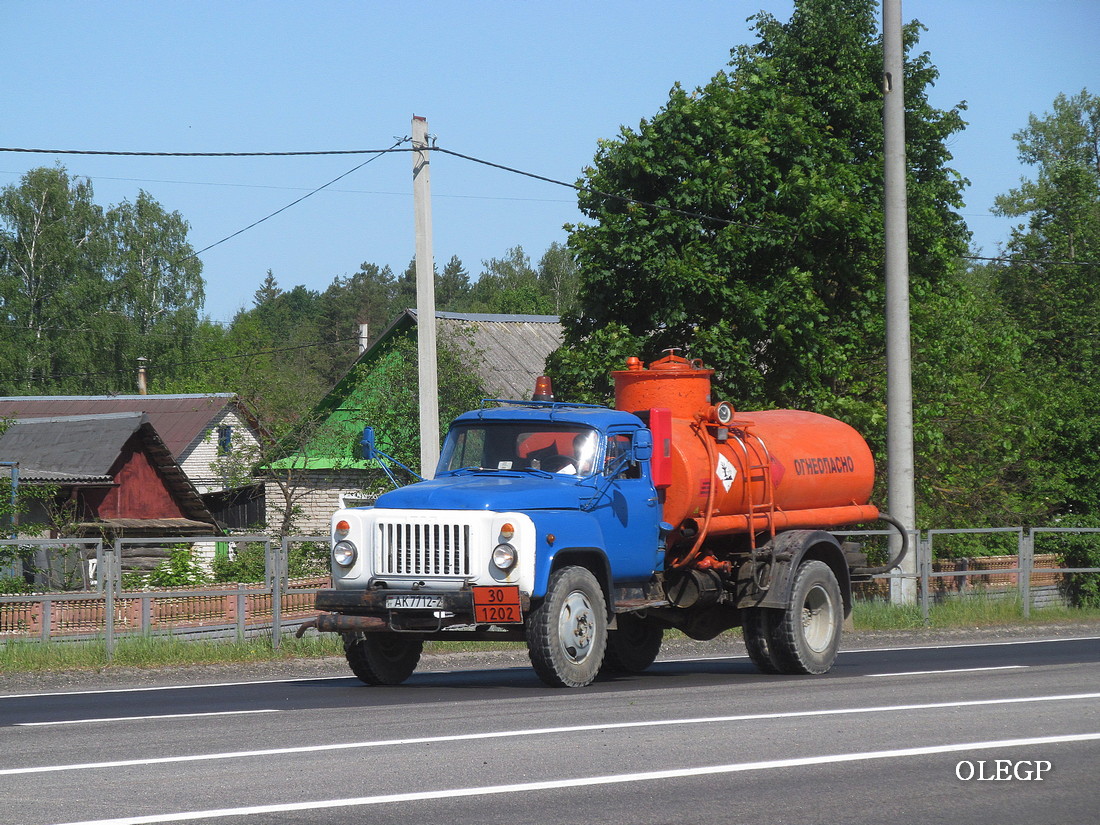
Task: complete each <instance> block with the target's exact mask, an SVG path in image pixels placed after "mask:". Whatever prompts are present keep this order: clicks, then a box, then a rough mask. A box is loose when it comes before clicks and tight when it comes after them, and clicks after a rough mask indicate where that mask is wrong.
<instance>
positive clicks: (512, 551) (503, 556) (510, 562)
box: [493, 544, 516, 570]
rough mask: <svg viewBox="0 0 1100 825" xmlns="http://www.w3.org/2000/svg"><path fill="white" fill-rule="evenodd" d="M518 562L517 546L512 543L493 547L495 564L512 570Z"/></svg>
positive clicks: (500, 567) (502, 568)
mask: <svg viewBox="0 0 1100 825" xmlns="http://www.w3.org/2000/svg"><path fill="white" fill-rule="evenodd" d="M515 564H516V548H514V547H513V546H512V545H510V544H498V545H497V546H496V547H495V548H494V549H493V566H495V567H498V568H499V569H501V570H510V569H511V568H513V567H515Z"/></svg>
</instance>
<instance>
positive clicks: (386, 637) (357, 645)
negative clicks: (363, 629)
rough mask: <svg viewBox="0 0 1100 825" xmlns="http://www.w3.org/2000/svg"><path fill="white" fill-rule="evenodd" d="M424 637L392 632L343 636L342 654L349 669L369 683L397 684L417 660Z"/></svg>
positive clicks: (408, 672)
mask: <svg viewBox="0 0 1100 825" xmlns="http://www.w3.org/2000/svg"><path fill="white" fill-rule="evenodd" d="M423 650H424V641H423V640H422V639H417V638H407V637H405V636H399V635H397V634H393V633H366V634H364V635H362V636H355V635H354V634H349V635H347V636H344V656H345V657H346V658H347V660H348V666H349V667H351V672H352V673H354V674H355V675H356V676H358V677H359V680H360V681H362V682H365V683H366V684H368V685H399V684H401V683H402V682H404V681H405V680H406V679H408V678H409V677H410V676H412V673H413V671H414V670H416V666H417V664H418V663H419V662H420V654H421V652H422V651H423Z"/></svg>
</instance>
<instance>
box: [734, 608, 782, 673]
mask: <svg viewBox="0 0 1100 825" xmlns="http://www.w3.org/2000/svg"><path fill="white" fill-rule="evenodd" d="M780 613H781V612H780V611H778V610H774V609H772V608H769V607H750V608H748V609H746V610H744V611H743V613H742V617H741V632H742V633H743V634H744V636H745V649H746V650H747V651H748V653H749V658H750V659H751V660H752V663H753V664H754V665H756V667H757V669H758V670H759V671H760V672H761V673H779V672H780V670H779V664H777V663H776V662H775V660H774V659H773V658H772V650H771V648H772V643H771V641H770V639H769V637H770V636H771V634H772V633H774V632H775V626H776V623H777V621H778V617H779V615H780Z"/></svg>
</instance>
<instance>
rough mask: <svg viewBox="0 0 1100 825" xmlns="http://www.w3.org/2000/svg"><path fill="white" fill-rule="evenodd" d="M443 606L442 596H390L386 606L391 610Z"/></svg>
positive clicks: (426, 608)
mask: <svg viewBox="0 0 1100 825" xmlns="http://www.w3.org/2000/svg"><path fill="white" fill-rule="evenodd" d="M442 606H443V599H442V598H441V597H440V596H389V597H388V598H387V599H386V607H387V608H388V609H390V610H434V609H435V608H437V607H442Z"/></svg>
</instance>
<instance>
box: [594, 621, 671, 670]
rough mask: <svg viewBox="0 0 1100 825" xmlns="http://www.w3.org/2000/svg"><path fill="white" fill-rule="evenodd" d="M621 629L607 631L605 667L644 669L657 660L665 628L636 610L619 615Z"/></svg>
mask: <svg viewBox="0 0 1100 825" xmlns="http://www.w3.org/2000/svg"><path fill="white" fill-rule="evenodd" d="M616 624H617V625H618V630H612V631H609V632H608V634H607V654H606V655H605V656H604V660H603V670H604V671H605V672H611V673H641V672H642V671H643V670H645V669H646V668H648V667H649V666H650V665H651V664H653V663H654V662H655V661H656V660H657V654H658V653H660V652H661V642H662V641H663V639H664V635H665V629H664V628H663V627H661V625H659V624H657V623H656V622H653V621H650V620H648V619H644V618H642V617H641V616H638V615H635V614H634V613H621V614H619V616H618V617H617V618H616Z"/></svg>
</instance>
